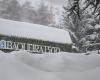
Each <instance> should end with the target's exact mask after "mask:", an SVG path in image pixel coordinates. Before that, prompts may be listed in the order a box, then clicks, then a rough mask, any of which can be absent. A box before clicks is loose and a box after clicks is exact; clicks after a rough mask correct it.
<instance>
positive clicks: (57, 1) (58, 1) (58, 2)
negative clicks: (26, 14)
mask: <svg viewBox="0 0 100 80" xmlns="http://www.w3.org/2000/svg"><path fill="white" fill-rule="evenodd" d="M19 1H21V2H24V1H30V2H32V4H33V5H34V4H35V5H37V4H39V3H40V2H41V0H19ZM43 1H50V0H43ZM52 2H53V4H55V5H63V3H64V0H52Z"/></svg>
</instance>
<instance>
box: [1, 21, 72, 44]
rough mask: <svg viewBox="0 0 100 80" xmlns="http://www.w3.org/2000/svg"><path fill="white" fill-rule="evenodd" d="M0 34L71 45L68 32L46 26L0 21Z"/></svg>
mask: <svg viewBox="0 0 100 80" xmlns="http://www.w3.org/2000/svg"><path fill="white" fill-rule="evenodd" d="M0 34H2V35H7V36H18V37H23V38H32V39H38V40H44V41H50V42H56V43H68V44H71V43H72V41H71V38H70V35H69V32H68V31H65V30H62V29H57V28H52V27H48V26H43V25H38V24H31V23H25V22H18V21H11V20H5V19H0Z"/></svg>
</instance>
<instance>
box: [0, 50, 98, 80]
mask: <svg viewBox="0 0 100 80" xmlns="http://www.w3.org/2000/svg"><path fill="white" fill-rule="evenodd" d="M99 75H100V55H99V54H91V55H83V54H75V53H55V54H54V53H52V54H32V53H28V52H26V51H15V52H11V53H4V52H2V51H0V80H100V76H99Z"/></svg>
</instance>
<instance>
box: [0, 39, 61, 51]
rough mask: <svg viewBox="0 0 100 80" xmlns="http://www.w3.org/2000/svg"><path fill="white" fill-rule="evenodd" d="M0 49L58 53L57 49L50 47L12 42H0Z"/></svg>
mask: <svg viewBox="0 0 100 80" xmlns="http://www.w3.org/2000/svg"><path fill="white" fill-rule="evenodd" d="M0 49H9V50H27V51H29V52H36V53H58V52H60V48H59V47H51V46H45V45H37V44H29V43H21V42H12V41H5V40H1V41H0Z"/></svg>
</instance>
